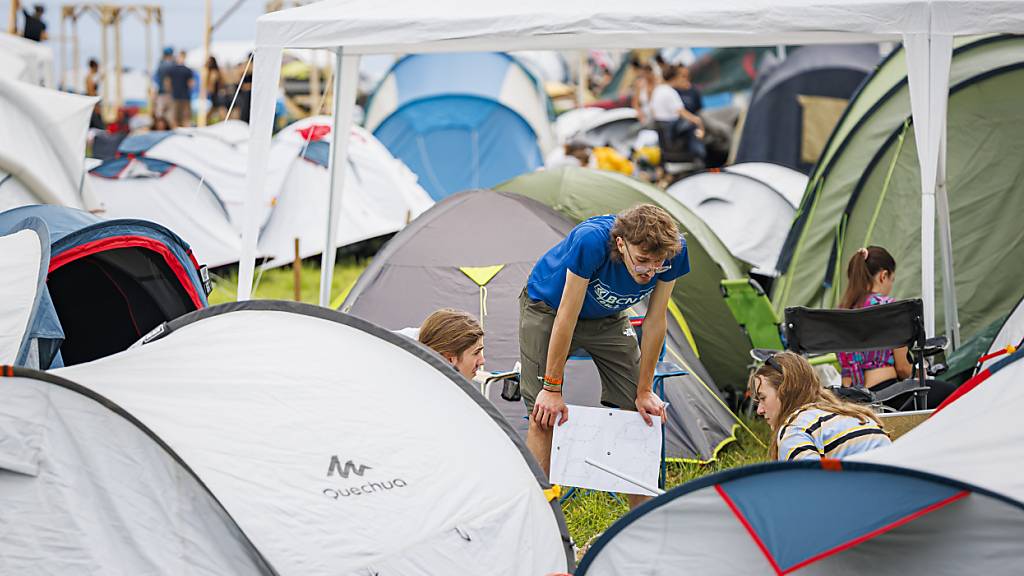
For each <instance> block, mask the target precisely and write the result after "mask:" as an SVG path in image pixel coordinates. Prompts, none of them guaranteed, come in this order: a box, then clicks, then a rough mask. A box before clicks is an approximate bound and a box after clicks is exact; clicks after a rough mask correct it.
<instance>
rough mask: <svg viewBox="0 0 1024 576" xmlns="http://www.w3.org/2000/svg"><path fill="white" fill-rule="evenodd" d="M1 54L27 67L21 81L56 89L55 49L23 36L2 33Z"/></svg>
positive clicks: (0, 40) (0, 38)
mask: <svg viewBox="0 0 1024 576" xmlns="http://www.w3.org/2000/svg"><path fill="white" fill-rule="evenodd" d="M0 52H3V53H5V54H7V55H9V56H13V57H15V58H18V59H20V60H21V61H22V62H23V63H24V66H25V69H24V71H23V72H22V74H21V75H20V79H21V80H24V81H25V82H28V83H29V84H35V85H36V86H46V87H47V88H56V84H55V83H54V81H53V49H52V48H50V47H49V46H48V45H46V44H43V43H42V42H36V41H34V40H28V39H27V38H22V37H21V36H14V35H12V34H4V33H0Z"/></svg>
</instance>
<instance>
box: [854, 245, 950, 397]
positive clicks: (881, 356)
mask: <svg viewBox="0 0 1024 576" xmlns="http://www.w3.org/2000/svg"><path fill="white" fill-rule="evenodd" d="M846 276H847V285H846V292H844V293H843V298H842V300H841V301H840V304H839V307H840V308H846V309H856V308H867V307H869V306H877V305H879V304H888V303H890V302H893V298H891V297H890V296H889V294H891V293H892V286H893V283H894V282H895V279H896V260H895V259H894V258H893V257H892V255H891V254H889V252H888V251H887V250H886V249H885V248H882V247H881V246H868V247H867V248H861V249H860V250H858V251H857V252H855V253H854V255H853V256H852V257H851V258H850V263H849V264H848V265H847V267H846ZM839 363H840V364H841V365H842V368H843V372H842V375H843V386H847V387H849V386H853V387H855V388H868V389H870V390H872V391H874V392H879V391H881V390H884V389H885V388H887V387H889V386H891V385H893V384H895V383H896V382H899V381H901V380H905V379H907V378H910V377H911V375H912V374H913V371H914V367H913V365H912V364H911V363H910V360H909V359H908V358H907V348H906V346H903V347H900V348H895V349H885V350H870V351H867V352H840V353H839ZM927 384H928V386H929V388H930V389H929V390H928V407H929V408H935V407H936V406H938V405H939V404H940V403H942V401H943V400H945V398H946V396H949V394H950V393H951V392H952V391H953V390H954V389H955V386H953V385H952V384H949V383H947V382H943V381H941V380H928V381H927ZM905 401H906V397H905V395H901V396H898V397H896V398H894V399H892V400H890V401H889V402H888V404H889V405H891V406H892V407H893V408H897V409H899V408H901V407H902V405H903V404H904V402H905Z"/></svg>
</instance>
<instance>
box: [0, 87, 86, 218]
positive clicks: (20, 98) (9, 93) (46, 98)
mask: <svg viewBox="0 0 1024 576" xmlns="http://www.w3.org/2000/svg"><path fill="white" fill-rule="evenodd" d="M96 102H97V99H96V98H90V97H86V96H77V95H74V94H67V93H64V92H57V91H56V90H50V89H48V88H41V87H38V86H32V85H30V84H27V83H25V82H17V81H11V80H5V79H0V126H3V130H4V134H5V135H6V136H5V137H4V138H0V171H3V172H6V173H7V174H8V175H10V176H11V177H12V178H13V179H15V180H18V181H20V185H19V188H20V192H18V193H17V194H18V196H19V197H23V195H24V194H23V192H25V191H27V192H30V193H31V194H32V195H33V196H34V200H35V202H37V203H46V204H60V205H64V206H70V207H73V208H79V209H89V208H92V207H94V201H93V198H92V197H91V193H90V191H89V188H88V185H87V184H84V183H83V178H84V163H85V141H86V136H87V134H88V130H89V117H90V116H91V114H92V109H93V106H94V105H95V104H96ZM5 188H6V185H4V184H0V205H4V206H6V207H10V204H11V202H10V200H9V199H7V200H5V199H4V197H5V196H8V193H7V192H6V191H5V190H4V189H5Z"/></svg>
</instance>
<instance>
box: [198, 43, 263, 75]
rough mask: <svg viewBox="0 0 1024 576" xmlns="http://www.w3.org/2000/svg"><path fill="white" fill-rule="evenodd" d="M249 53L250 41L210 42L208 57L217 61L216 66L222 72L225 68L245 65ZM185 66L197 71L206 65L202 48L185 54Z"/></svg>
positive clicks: (250, 51) (250, 48) (250, 50)
mask: <svg viewBox="0 0 1024 576" xmlns="http://www.w3.org/2000/svg"><path fill="white" fill-rule="evenodd" d="M251 53H252V41H251V40H218V41H216V42H210V56H213V58H214V59H215V60H217V66H218V67H219V68H220V69H221V70H222V71H223V70H224V68H225V67H229V66H238V65H239V64H245V62H246V60H248V59H249V54H251ZM185 65H186V66H188V67H189V68H191V69H193V70H199V69H200V68H203V67H204V66H205V65H206V58H204V57H203V47H202V46H199V47H197V48H192V49H191V50H189V51H188V52H186V53H185Z"/></svg>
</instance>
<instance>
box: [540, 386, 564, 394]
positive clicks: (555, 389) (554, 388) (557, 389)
mask: <svg viewBox="0 0 1024 576" xmlns="http://www.w3.org/2000/svg"><path fill="white" fill-rule="evenodd" d="M542 390H544V391H545V392H553V393H555V394H561V393H562V387H561V386H556V385H554V384H544V386H543V388H542Z"/></svg>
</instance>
